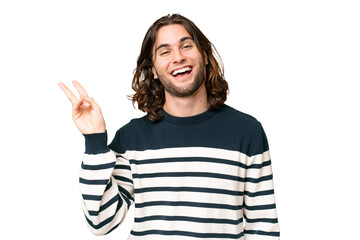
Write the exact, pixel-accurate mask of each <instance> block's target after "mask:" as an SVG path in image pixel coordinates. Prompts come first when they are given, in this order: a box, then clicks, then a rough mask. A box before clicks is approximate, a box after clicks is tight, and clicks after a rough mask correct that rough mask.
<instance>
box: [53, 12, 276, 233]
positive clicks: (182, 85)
mask: <svg viewBox="0 0 360 240" xmlns="http://www.w3.org/2000/svg"><path fill="white" fill-rule="evenodd" d="M214 53H216V50H215V48H214V47H213V46H212V44H211V43H210V42H209V40H208V39H207V38H206V37H205V36H204V35H203V34H202V32H201V31H200V30H199V29H198V28H197V27H196V26H195V24H194V23H193V22H191V21H190V20H188V19H186V18H185V17H183V16H181V15H178V14H175V15H171V16H170V15H168V16H165V17H162V18H160V19H159V20H157V21H156V22H155V23H154V24H153V25H152V26H151V27H150V28H149V30H148V32H147V33H146V35H145V38H144V41H143V44H142V49H141V53H140V55H139V58H138V61H137V68H136V71H135V74H134V78H133V83H132V86H133V89H134V90H135V94H134V95H133V97H132V101H133V103H137V105H138V108H139V109H141V110H142V111H144V112H146V113H147V115H146V116H144V117H142V118H139V119H133V120H132V121H130V122H129V123H128V124H127V125H125V126H123V127H122V128H120V129H119V130H118V131H117V133H116V135H115V137H114V139H113V140H112V142H111V144H110V145H108V146H107V134H106V127H105V121H104V119H103V117H102V114H101V109H100V107H99V106H98V105H97V104H96V102H95V101H94V100H93V99H92V98H90V97H89V96H88V95H87V93H86V91H85V90H84V88H83V87H82V86H81V85H80V84H79V83H78V82H76V81H74V82H73V84H74V86H75V87H76V89H77V91H78V92H79V94H80V98H77V97H75V95H74V94H73V93H72V92H71V91H70V90H69V89H68V88H67V87H66V86H65V85H64V84H63V83H60V84H59V86H60V87H61V89H62V90H63V91H64V92H65V94H66V95H67V96H68V98H69V99H70V101H71V102H72V105H73V113H72V115H73V121H74V122H75V124H76V126H77V127H78V129H79V130H80V131H81V132H82V133H83V134H84V136H85V146H86V150H85V154H84V159H83V163H82V166H81V172H80V188H81V193H82V197H83V200H84V201H83V203H84V204H83V209H84V213H85V216H86V220H87V223H88V225H89V227H90V229H91V230H92V231H93V233H94V234H97V235H101V234H106V233H109V232H110V231H112V230H113V229H115V228H116V227H117V226H118V225H119V224H120V223H121V222H122V221H123V219H124V218H125V215H126V213H127V210H128V209H129V207H130V205H131V204H133V203H135V219H134V225H133V228H132V231H131V233H130V235H129V238H128V239H196V238H206V239H208V238H212V239H247V240H249V239H278V237H279V235H280V233H279V226H278V220H277V215H276V208H275V198H274V190H273V181H272V170H271V161H270V155H269V149H268V143H267V140H266V136H265V133H264V131H263V128H262V126H261V124H260V123H259V122H258V121H257V120H256V119H255V118H253V117H251V116H249V115H247V114H244V113H242V112H239V111H237V110H235V109H233V108H231V107H229V106H227V105H225V104H224V102H225V100H226V95H227V91H228V85H227V82H226V81H225V80H224V77H223V72H222V68H221V67H220V65H219V63H218V61H217V60H216V58H215V57H214Z"/></svg>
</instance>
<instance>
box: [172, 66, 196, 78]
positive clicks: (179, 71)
mask: <svg viewBox="0 0 360 240" xmlns="http://www.w3.org/2000/svg"><path fill="white" fill-rule="evenodd" d="M186 71H191V67H184V68H180V69H177V70H175V71H174V72H173V73H172V75H173V76H175V75H177V74H179V73H184V72H186Z"/></svg>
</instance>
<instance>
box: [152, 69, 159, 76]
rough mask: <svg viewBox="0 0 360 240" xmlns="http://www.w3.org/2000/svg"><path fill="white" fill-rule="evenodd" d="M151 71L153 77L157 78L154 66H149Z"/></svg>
mask: <svg viewBox="0 0 360 240" xmlns="http://www.w3.org/2000/svg"><path fill="white" fill-rule="evenodd" d="M151 71H152V73H153V74H154V79H158V78H159V77H158V75H157V73H156V70H155V68H154V67H151Z"/></svg>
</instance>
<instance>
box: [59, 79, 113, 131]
mask: <svg viewBox="0 0 360 240" xmlns="http://www.w3.org/2000/svg"><path fill="white" fill-rule="evenodd" d="M72 83H73V85H74V86H75V88H76V90H77V91H78V93H79V95H80V98H77V97H76V96H75V95H74V94H73V93H72V92H71V90H70V89H69V88H68V87H67V86H66V85H65V84H64V83H62V82H60V83H59V87H60V88H61V90H63V92H64V93H65V95H66V96H67V97H68V99H69V100H70V102H71V104H72V119H73V121H74V123H75V125H76V127H77V128H78V129H79V130H80V132H82V133H83V134H91V133H103V132H105V130H106V127H105V120H104V117H103V115H102V112H101V109H100V107H99V105H97V104H96V102H95V101H94V99H92V98H91V97H89V96H88V95H87V93H86V91H85V89H84V88H83V87H82V86H81V85H80V83H78V82H77V81H75V80H74V81H73V82H72Z"/></svg>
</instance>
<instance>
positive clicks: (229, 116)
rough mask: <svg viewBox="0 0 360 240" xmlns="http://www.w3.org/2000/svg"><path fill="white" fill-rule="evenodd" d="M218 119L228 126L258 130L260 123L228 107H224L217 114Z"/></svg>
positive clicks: (248, 115)
mask: <svg viewBox="0 0 360 240" xmlns="http://www.w3.org/2000/svg"><path fill="white" fill-rule="evenodd" d="M219 113H220V114H219V116H220V118H221V119H222V120H223V121H224V122H226V123H227V124H230V125H234V124H235V125H236V126H239V127H245V128H258V127H259V125H260V122H259V121H258V120H257V119H256V118H255V117H254V116H252V115H250V114H248V113H245V112H242V111H239V110H237V109H235V108H233V107H230V106H229V105H224V106H223V107H222V108H221V109H220V112H219Z"/></svg>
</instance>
